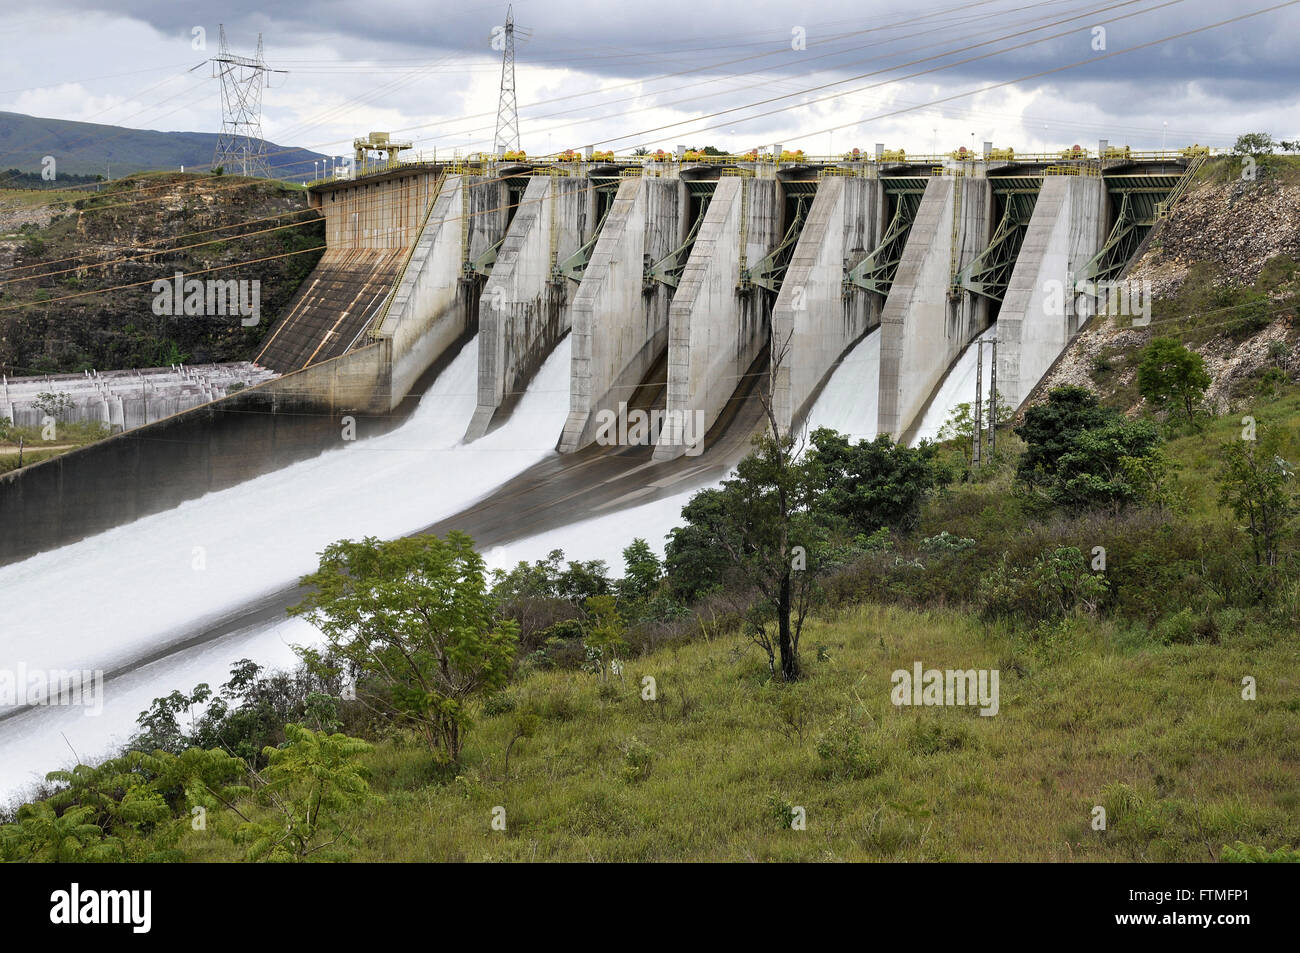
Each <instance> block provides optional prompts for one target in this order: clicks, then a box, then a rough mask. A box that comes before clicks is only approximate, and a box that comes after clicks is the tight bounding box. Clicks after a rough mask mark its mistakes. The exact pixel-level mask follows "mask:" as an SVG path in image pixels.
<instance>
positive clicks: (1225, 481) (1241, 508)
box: [1219, 421, 1297, 566]
mask: <svg viewBox="0 0 1300 953" xmlns="http://www.w3.org/2000/svg"><path fill="white" fill-rule="evenodd" d="M1255 436H1256V439H1255V440H1232V441H1229V442H1228V443H1226V444H1224V445H1223V446H1222V447H1221V448H1220V459H1221V460H1222V464H1221V466H1220V469H1219V505H1220V506H1222V507H1224V508H1226V509H1230V510H1232V512H1233V513H1234V514H1235V515H1236V517H1237V519H1239V520H1244V521H1245V524H1246V525H1245V529H1246V533H1247V534H1248V535H1249V536H1250V543H1251V549H1252V550H1253V552H1254V556H1255V565H1256V566H1265V565H1266V566H1275V565H1277V557H1278V546H1279V544H1280V543H1281V541H1282V539H1283V538H1284V537H1285V536H1286V534H1287V533H1289V532H1290V529H1291V524H1292V522H1293V520H1294V518H1295V514H1296V510H1297V505H1296V496H1295V471H1294V469H1293V468H1292V466H1291V464H1289V463H1288V462H1287V461H1286V460H1284V459H1283V458H1282V456H1281V451H1282V449H1283V447H1282V436H1283V435H1282V431H1281V430H1279V429H1277V428H1276V427H1272V426H1269V425H1268V424H1266V423H1264V422H1263V421H1259V422H1257V424H1256V433H1255Z"/></svg>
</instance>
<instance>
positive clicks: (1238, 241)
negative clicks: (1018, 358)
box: [1034, 159, 1300, 412]
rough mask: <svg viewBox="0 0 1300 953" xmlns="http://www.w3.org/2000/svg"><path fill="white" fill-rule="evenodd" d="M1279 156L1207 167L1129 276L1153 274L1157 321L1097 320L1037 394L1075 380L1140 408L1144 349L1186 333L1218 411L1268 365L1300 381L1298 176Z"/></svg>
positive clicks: (1245, 390) (1267, 369) (1129, 406)
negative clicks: (1253, 313)
mask: <svg viewBox="0 0 1300 953" xmlns="http://www.w3.org/2000/svg"><path fill="white" fill-rule="evenodd" d="M1222 161H1223V162H1234V163H1235V162H1237V161H1238V160H1235V159H1225V160H1222ZM1280 161H1281V162H1282V163H1283V164H1282V165H1281V168H1280V169H1275V170H1274V172H1273V173H1272V174H1261V175H1260V177H1259V178H1258V179H1257V180H1256V181H1253V182H1251V181H1242V180H1240V179H1239V178H1233V179H1231V180H1230V181H1227V182H1225V181H1222V180H1221V178H1220V176H1221V175H1222V172H1223V170H1218V171H1219V173H1220V176H1216V175H1215V174H1214V173H1215V172H1216V170H1215V169H1214V168H1213V167H1210V168H1209V169H1208V170H1207V174H1205V176H1204V178H1203V180H1202V181H1201V182H1199V183H1198V184H1197V185H1195V186H1193V187H1192V189H1191V190H1189V191H1188V192H1187V193H1186V194H1185V195H1184V196H1183V198H1182V200H1181V201H1180V202H1179V203H1178V205H1177V206H1176V207H1175V208H1174V210H1173V213H1172V214H1171V216H1170V218H1169V219H1168V220H1166V221H1165V222H1164V223H1163V225H1162V226H1160V227H1159V230H1158V231H1157V232H1156V233H1155V234H1154V235H1153V236H1152V239H1151V241H1150V242H1149V243H1148V245H1147V248H1146V250H1145V251H1144V253H1143V254H1142V255H1141V257H1140V258H1139V259H1138V260H1137V261H1136V262H1134V263H1133V265H1132V267H1131V268H1130V269H1129V274H1128V278H1129V279H1131V280H1136V281H1149V282H1150V283H1151V292H1152V294H1153V296H1154V298H1155V305H1154V308H1153V312H1154V319H1153V321H1152V323H1151V326H1149V327H1146V328H1133V327H1130V326H1129V320H1128V319H1127V318H1120V319H1118V320H1116V319H1112V318H1097V319H1094V320H1093V321H1092V322H1091V324H1090V325H1089V326H1088V327H1086V328H1085V329H1084V330H1083V331H1082V332H1081V333H1080V334H1079V335H1078V337H1077V338H1075V340H1074V341H1073V342H1072V343H1071V345H1070V346H1069V348H1067V350H1066V352H1065V354H1063V355H1062V357H1061V359H1060V361H1059V362H1058V363H1057V365H1056V367H1054V368H1053V369H1052V371H1051V372H1050V373H1049V374H1048V375H1047V377H1045V378H1044V380H1043V383H1042V384H1041V385H1040V387H1039V388H1038V390H1037V391H1036V393H1035V395H1034V399H1035V400H1037V399H1041V397H1042V396H1043V395H1045V394H1046V393H1047V391H1048V390H1049V389H1051V388H1052V387H1057V386H1060V385H1063V384H1075V385H1079V386H1082V387H1087V388H1089V389H1090V390H1093V391H1095V392H1097V393H1099V394H1101V395H1102V396H1103V397H1105V398H1107V399H1109V400H1111V401H1112V402H1117V403H1120V404H1122V405H1124V406H1125V407H1127V409H1128V410H1130V411H1131V412H1136V411H1137V410H1138V409H1140V408H1141V406H1142V399H1141V397H1140V396H1139V395H1138V394H1137V392H1136V374H1137V355H1138V354H1139V353H1140V352H1141V350H1142V349H1143V348H1144V347H1145V346H1146V345H1147V343H1148V342H1149V341H1150V340H1151V339H1152V338H1153V337H1156V336H1158V335H1166V336H1172V337H1176V338H1179V339H1181V340H1183V341H1184V342H1185V343H1186V344H1187V345H1188V346H1189V347H1191V348H1192V349H1193V350H1195V351H1196V352H1197V353H1199V354H1201V356H1202V357H1203V358H1204V359H1205V366H1206V370H1207V371H1208V372H1209V373H1210V375H1211V377H1212V378H1213V383H1212V384H1211V385H1210V388H1209V391H1208V392H1207V395H1206V396H1207V400H1208V402H1209V405H1210V406H1211V407H1212V408H1213V409H1214V410H1215V411H1217V412H1225V411H1227V410H1229V409H1231V407H1232V406H1233V403H1234V401H1235V399H1236V398H1238V397H1239V396H1241V395H1242V394H1243V393H1248V392H1249V391H1250V389H1251V388H1253V387H1255V386H1256V382H1258V381H1260V380H1261V379H1262V378H1263V376H1264V375H1266V374H1269V373H1274V374H1278V373H1280V374H1283V375H1285V376H1286V377H1287V378H1289V379H1290V380H1293V381H1295V380H1300V346H1298V345H1297V321H1296V315H1297V309H1296V306H1297V304H1300V282H1298V281H1297V279H1296V263H1297V262H1300V176H1297V175H1295V170H1294V169H1293V168H1292V166H1291V164H1290V163H1289V162H1287V161H1286V160H1280ZM1248 307H1255V308H1256V309H1257V310H1258V311H1259V313H1260V314H1262V315H1263V317H1262V318H1261V319H1260V320H1258V321H1257V322H1256V325H1251V326H1248V327H1247V328H1246V330H1245V332H1243V330H1242V327H1241V325H1240V321H1239V316H1240V315H1241V314H1242V313H1243V311H1244V310H1245V309H1246V308H1248ZM1273 369H1276V371H1274V370H1273Z"/></svg>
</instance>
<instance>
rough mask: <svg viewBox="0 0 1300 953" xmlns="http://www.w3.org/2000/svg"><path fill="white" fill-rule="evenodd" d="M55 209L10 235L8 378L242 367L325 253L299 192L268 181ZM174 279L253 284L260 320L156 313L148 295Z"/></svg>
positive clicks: (157, 180) (127, 185)
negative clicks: (213, 365)
mask: <svg viewBox="0 0 1300 953" xmlns="http://www.w3.org/2000/svg"><path fill="white" fill-rule="evenodd" d="M35 194H40V193H21V192H7V193H6V192H0V206H3V205H5V204H7V203H8V201H9V199H8V198H6V196H23V195H35ZM55 198H59V199H60V201H61V204H62V205H63V207H64V211H62V212H60V213H58V214H55V215H54V216H53V218H51V219H50V220H49V222H48V224H46V225H43V226H42V225H39V224H37V223H34V222H27V223H25V224H23V225H21V226H19V230H18V234H17V235H16V236H15V237H14V238H13V239H12V241H13V251H12V267H10V268H9V269H8V270H7V271H6V280H5V282H4V283H3V284H0V369H3V370H4V372H5V373H7V374H8V375H9V376H23V375H33V374H53V373H67V372H79V371H84V370H89V369H92V368H97V369H100V370H109V369H116V368H129V367H159V366H163V365H167V364H175V363H216V362H224V361H240V360H248V359H250V358H251V357H252V356H253V355H254V354H255V353H256V350H255V349H256V348H257V346H258V345H259V343H260V342H261V341H262V339H263V338H264V337H265V336H266V335H267V334H268V333H269V331H270V328H271V326H272V325H273V324H274V319H275V316H276V315H278V314H279V313H280V311H281V309H282V308H283V307H284V306H285V305H286V304H287V303H288V301H289V299H290V298H291V297H292V296H293V294H294V292H295V291H296V290H297V288H298V285H299V284H300V283H301V282H302V280H303V278H305V277H306V276H307V275H308V274H309V273H310V272H311V270H312V268H314V267H315V265H316V262H317V261H318V260H319V258H320V254H321V250H322V248H323V244H324V239H323V235H324V231H323V226H322V224H321V222H320V220H319V216H318V215H317V213H316V212H315V211H313V210H311V209H308V208H307V206H306V202H305V199H304V193H303V191H302V189H301V188H299V187H297V186H291V185H287V184H285V183H280V182H272V181H267V180H262V179H243V178H237V177H230V176H210V175H194V174H180V173H148V174H139V175H132V176H129V177H126V178H123V179H118V180H116V181H114V182H112V183H111V184H108V185H106V186H104V187H103V188H102V189H101V190H100V191H97V192H93V193H80V195H79V197H75V198H69V193H66V192H60V193H57V196H55ZM51 201H54V198H52V199H51ZM56 204H58V203H56ZM232 223H234V224H232ZM177 272H180V273H183V274H184V275H185V276H187V277H197V278H200V279H209V278H210V279H220V280H223V281H226V280H231V279H233V280H242V281H256V282H258V283H259V284H258V289H259V291H258V294H259V310H260V316H259V320H258V322H257V323H256V324H255V325H251V326H245V325H244V324H243V322H242V320H241V318H240V317H239V316H236V315H231V314H227V315H225V316H221V315H211V316H201V315H172V314H167V313H164V314H157V313H156V309H155V307H154V304H155V298H156V293H155V291H154V290H153V284H154V282H155V281H160V280H165V281H173V280H174V276H175V275H176V273H177ZM250 287H251V286H250Z"/></svg>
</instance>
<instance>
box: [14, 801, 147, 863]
mask: <svg viewBox="0 0 1300 953" xmlns="http://www.w3.org/2000/svg"><path fill="white" fill-rule="evenodd" d="M93 813H94V812H93V810H92V809H91V808H89V807H78V808H73V809H71V810H68V811H64V812H63V813H62V814H59V813H58V812H56V811H55V809H54V808H53V807H52V806H51V805H50V804H49V803H48V802H46V801H35V802H33V803H31V804H24V805H23V806H22V807H20V808H19V809H18V816H17V819H16V821H15V822H14V823H13V824H5V825H4V826H3V827H0V856H3V857H4V859H5V860H7V861H22V862H27V863H31V862H45V863H56V864H67V863H104V862H112V861H119V860H123V859H124V857H125V852H124V850H123V847H122V842H121V841H120V840H119V839H118V838H116V837H106V836H105V835H104V831H103V829H102V828H100V826H99V825H98V824H95V823H92V822H91V820H90V818H91V816H92V814H93Z"/></svg>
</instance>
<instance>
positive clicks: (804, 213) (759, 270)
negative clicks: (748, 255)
mask: <svg viewBox="0 0 1300 953" xmlns="http://www.w3.org/2000/svg"><path fill="white" fill-rule="evenodd" d="M810 204H811V199H810V197H809V196H807V195H796V196H795V212H794V218H792V219H791V220H790V227H789V228H787V229H786V230H785V235H784V237H782V239H781V241H780V242H779V243H777V246H776V247H775V248H773V249H772V250H771V251H770V252H768V253H767V254H766V255H764V256H763V257H762V258H761V259H759V261H758V262H757V264H755V265H754V266H753V267H752V268H748V269H746V270H745V273H744V274H742V275H741V276H740V286H741V287H742V288H744V287H746V286H747V285H758V286H759V287H760V288H766V289H767V290H768V291H776V292H779V291H780V290H781V282H782V281H783V280H784V279H785V272H786V269H787V268H789V267H790V258H791V257H792V256H793V255H794V248H795V245H797V244H798V243H799V235H800V234H801V233H802V232H803V224H804V222H805V221H807V219H808V206H809V205H810Z"/></svg>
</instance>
